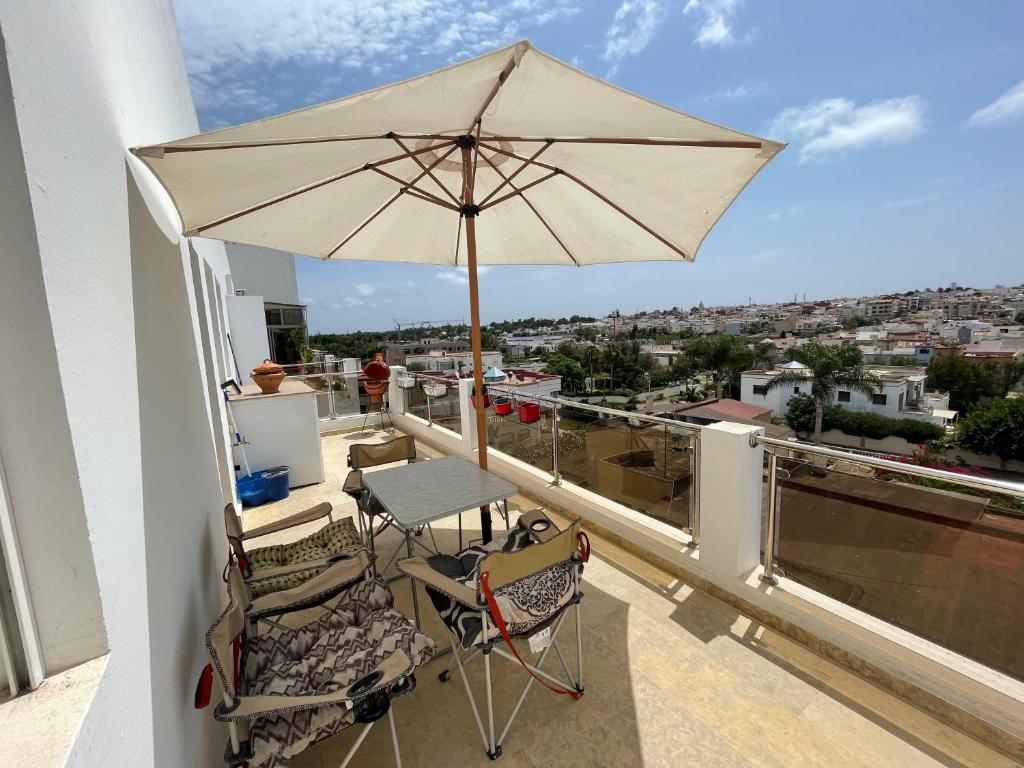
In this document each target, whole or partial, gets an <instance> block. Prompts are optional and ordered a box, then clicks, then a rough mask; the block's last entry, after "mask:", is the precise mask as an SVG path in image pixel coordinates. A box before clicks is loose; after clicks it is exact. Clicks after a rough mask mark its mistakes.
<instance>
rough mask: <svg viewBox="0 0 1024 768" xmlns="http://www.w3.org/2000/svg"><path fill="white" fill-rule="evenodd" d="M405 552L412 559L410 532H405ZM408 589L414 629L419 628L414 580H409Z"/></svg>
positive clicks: (418, 607) (418, 611) (418, 609)
mask: <svg viewBox="0 0 1024 768" xmlns="http://www.w3.org/2000/svg"><path fill="white" fill-rule="evenodd" d="M405 551H406V552H407V553H408V554H409V557H412V534H411V532H410V531H408V530H407V531H406V532H405ZM409 589H411V590H412V612H413V615H414V616H415V617H416V629H421V627H420V601H419V598H418V597H416V579H409Z"/></svg>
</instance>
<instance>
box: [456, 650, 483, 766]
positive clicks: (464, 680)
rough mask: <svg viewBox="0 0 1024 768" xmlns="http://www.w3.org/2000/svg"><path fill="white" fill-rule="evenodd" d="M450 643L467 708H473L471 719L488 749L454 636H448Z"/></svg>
mask: <svg viewBox="0 0 1024 768" xmlns="http://www.w3.org/2000/svg"><path fill="white" fill-rule="evenodd" d="M449 640H450V642H451V645H452V656H453V657H454V659H455V664H456V666H458V668H459V676H460V677H461V678H462V685H463V686H464V687H465V689H466V698H467V699H469V708H470V709H472V710H473V719H474V720H476V727H477V729H478V730H479V731H480V739H481V740H482V741H483V743H484V749H485V750H487V751H490V748H491V747H490V745H489V744H488V743H487V734H485V733H484V724H483V722H482V721H481V720H480V710H479V709H477V706H476V699H475V698H474V697H473V689H472V688H470V687H469V677H468V676H467V675H466V668H465V666H463V664H462V657H461V656H460V655H459V648H458V646H457V645H456V644H455V639H454V638H449Z"/></svg>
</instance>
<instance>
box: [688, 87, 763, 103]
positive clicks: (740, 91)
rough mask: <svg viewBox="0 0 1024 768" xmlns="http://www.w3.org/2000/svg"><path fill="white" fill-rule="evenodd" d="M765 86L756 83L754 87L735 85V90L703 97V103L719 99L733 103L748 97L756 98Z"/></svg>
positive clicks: (730, 89) (729, 89) (727, 89)
mask: <svg viewBox="0 0 1024 768" xmlns="http://www.w3.org/2000/svg"><path fill="white" fill-rule="evenodd" d="M767 85H768V84H767V83H757V84H756V85H737V86H736V87H735V88H726V89H725V90H723V91H718V92H717V93H712V94H711V95H710V96H705V97H704V101H712V100H719V99H720V100H722V101H734V100H736V99H745V98H747V97H748V96H756V95H757V94H759V93H761V91H763V90H764V89H765V88H766V87H767Z"/></svg>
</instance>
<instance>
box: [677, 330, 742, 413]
mask: <svg viewBox="0 0 1024 768" xmlns="http://www.w3.org/2000/svg"><path fill="white" fill-rule="evenodd" d="M688 351H689V353H690V355H691V356H692V358H693V360H694V362H696V364H697V366H698V367H699V368H701V369H703V370H707V371H711V373H712V375H713V376H714V380H715V396H716V397H722V395H723V394H725V393H726V391H727V389H728V388H730V387H732V386H733V385H735V384H736V382H737V380H738V379H739V374H740V373H741V372H742V371H744V370H746V369H748V368H750V367H751V366H752V365H753V364H754V361H755V359H756V355H755V353H754V351H753V350H751V348H750V345H749V344H747V342H746V340H745V339H741V338H740V337H739V336H730V335H727V334H716V335H713V336H703V337H701V338H699V339H697V340H696V341H695V342H693V343H692V344H691V345H690V347H689V350H688Z"/></svg>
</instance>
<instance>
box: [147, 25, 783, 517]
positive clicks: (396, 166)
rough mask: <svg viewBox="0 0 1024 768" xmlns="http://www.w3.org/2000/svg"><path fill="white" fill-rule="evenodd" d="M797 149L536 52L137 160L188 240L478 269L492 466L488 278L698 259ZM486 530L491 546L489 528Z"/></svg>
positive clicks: (472, 290) (474, 313)
mask: <svg viewBox="0 0 1024 768" xmlns="http://www.w3.org/2000/svg"><path fill="white" fill-rule="evenodd" d="M784 146H785V145H784V144H780V143H778V142H774V141H769V140H767V139H762V138H758V137H756V136H751V135H749V134H745V133H740V132H738V131H734V130H731V129H729V128H724V127H722V126H719V125H715V124H713V123H709V122H706V121H704V120H700V119H698V118H695V117H692V116H690V115H687V114H684V113H682V112H678V111H676V110H674V109H670V108H669V107H665V106H663V105H660V104H657V103H655V102H652V101H649V100H648V99H645V98H643V97H641V96H637V95H635V94H632V93H629V92H627V91H624V90H622V89H620V88H617V87H615V86H614V85H611V84H609V83H606V82H604V81H602V80H599V79H597V78H595V77H593V76H591V75H588V74H586V73H585V72H581V71H580V70H577V69H575V68H573V67H570V66H569V65H567V64H565V63H563V62H561V61H559V60H557V59H555V58H553V57H551V56H549V55H547V54H545V53H543V52H541V51H539V50H537V49H536V48H534V47H532V46H531V45H530V44H529V43H528V42H520V43H517V44H515V45H512V46H509V47H507V48H502V49H499V50H497V51H493V52H492V53H487V54H485V55H483V56H480V57H478V58H475V59H471V60H469V61H465V62H462V63H460V64H455V65H453V66H450V67H447V68H445V69H441V70H438V71H436V72H432V73H430V74H426V75H422V76H420V77H415V78H412V79H410V80H405V81H402V82H399V83H394V84H392V85H386V86H383V87H381V88H376V89H374V90H372V91H367V92H365V93H361V94H358V95H355V96H350V97H348V98H344V99H339V100H337V101H332V102H328V103H326V104H321V105H319V106H314V107H309V108H307V109H300V110H297V111H295V112H289V113H287V114H284V115H279V116H277V117H270V118H267V119H264V120H258V121H256V122H253V123H249V124H247V125H241V126H237V127H233V128H224V129H222V130H218V131H211V132H209V133H204V134H199V135H197V136H191V137H189V138H185V139H181V140H178V141H171V142H168V143H166V144H159V145H155V146H150V147H141V148H136V149H133V150H132V152H133V153H134V154H135V155H136V156H137V157H139V158H140V159H141V160H142V162H143V163H145V164H146V166H148V168H149V169H150V170H151V171H152V172H153V174H154V175H155V176H156V177H157V179H158V180H159V181H160V182H161V184H162V185H163V186H164V188H165V189H166V191H167V193H168V194H169V195H170V197H171V199H172V200H173V201H174V204H175V206H176V207H177V210H178V214H179V216H180V218H181V225H182V231H183V234H184V235H186V236H199V237H208V238H215V239H220V240H228V241H233V242H240V243H249V244H252V245H258V246H266V247H270V248H277V249H280V250H284V251H292V252H295V253H300V254H305V255H308V256H312V257H314V258H318V259H359V260H367V261H404V262H413V263H419V264H439V265H446V266H452V267H454V266H459V267H463V266H464V267H467V268H468V278H469V302H470V318H471V324H472V348H473V376H474V379H475V383H476V392H477V403H476V406H477V407H476V418H477V430H478V435H479V444H480V450H479V464H480V466H481V467H483V468H486V467H487V444H486V434H487V433H486V429H485V418H484V409H483V403H482V375H483V365H482V363H481V350H480V312H479V291H478V283H477V266H478V265H480V264H562V265H570V266H586V265H590V264H608V263H613V262H624V261H659V260H683V261H693V259H694V257H695V256H696V253H697V250H698V249H699V248H700V245H701V243H702V242H703V240H704V238H705V237H706V236H707V234H708V232H709V231H710V229H711V228H712V227H713V226H714V224H715V223H716V222H717V221H718V219H719V218H720V217H721V216H722V214H723V213H724V212H725V210H726V209H727V208H728V207H729V205H730V204H731V203H732V202H733V200H735V199H736V197H737V195H739V193H740V192H741V191H742V190H743V188H744V187H745V186H746V185H747V184H748V183H749V182H750V181H751V179H752V178H753V177H754V176H755V175H756V174H757V172H758V171H759V170H761V168H762V167H764V165H765V164H766V163H767V162H768V161H769V160H771V159H772V157H774V156H775V155H776V154H777V153H778V152H779V151H781V150H782V149H783V148H784ZM478 219H479V225H478ZM483 523H484V529H485V533H489V527H490V526H489V516H487V515H485V516H484V521H483Z"/></svg>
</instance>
